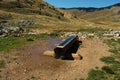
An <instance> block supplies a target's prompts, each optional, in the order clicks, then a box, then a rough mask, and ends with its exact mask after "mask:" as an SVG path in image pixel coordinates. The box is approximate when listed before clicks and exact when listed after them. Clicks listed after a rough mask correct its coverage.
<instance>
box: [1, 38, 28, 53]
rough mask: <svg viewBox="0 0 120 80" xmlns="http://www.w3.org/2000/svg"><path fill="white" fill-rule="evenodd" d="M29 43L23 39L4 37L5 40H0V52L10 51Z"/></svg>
mask: <svg viewBox="0 0 120 80" xmlns="http://www.w3.org/2000/svg"><path fill="white" fill-rule="evenodd" d="M27 43H30V41H27V40H25V39H22V38H20V37H6V38H0V51H5V52H8V51H10V50H11V49H14V48H17V47H20V46H22V45H24V44H27Z"/></svg>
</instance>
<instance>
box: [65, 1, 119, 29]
mask: <svg viewBox="0 0 120 80" xmlns="http://www.w3.org/2000/svg"><path fill="white" fill-rule="evenodd" d="M64 10H65V11H68V12H70V13H71V14H73V15H74V16H75V17H77V18H81V19H85V20H87V21H89V22H93V23H94V24H96V25H97V26H104V27H110V28H114V27H115V28H119V26H120V3H118V4H115V5H112V6H108V7H103V8H70V9H64Z"/></svg>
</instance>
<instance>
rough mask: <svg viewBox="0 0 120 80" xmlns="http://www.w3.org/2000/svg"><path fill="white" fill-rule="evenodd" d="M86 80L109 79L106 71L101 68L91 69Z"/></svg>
mask: <svg viewBox="0 0 120 80" xmlns="http://www.w3.org/2000/svg"><path fill="white" fill-rule="evenodd" d="M86 80H107V79H106V76H105V73H104V72H103V71H101V70H93V69H92V70H91V71H90V72H89V73H88V78H87V79H86Z"/></svg>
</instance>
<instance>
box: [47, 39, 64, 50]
mask: <svg viewBox="0 0 120 80" xmlns="http://www.w3.org/2000/svg"><path fill="white" fill-rule="evenodd" d="M48 41H49V42H50V45H49V46H48V47H49V49H50V50H51V49H52V50H53V49H54V47H55V46H56V45H58V44H60V43H61V42H62V40H60V39H53V38H50V39H48Z"/></svg>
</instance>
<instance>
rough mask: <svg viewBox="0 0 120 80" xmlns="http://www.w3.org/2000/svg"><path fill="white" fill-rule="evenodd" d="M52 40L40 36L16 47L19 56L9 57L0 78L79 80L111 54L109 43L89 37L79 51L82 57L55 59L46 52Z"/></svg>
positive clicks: (100, 64)
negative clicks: (27, 43) (29, 42)
mask: <svg viewBox="0 0 120 80" xmlns="http://www.w3.org/2000/svg"><path fill="white" fill-rule="evenodd" d="M53 42H54V40H52V39H51V40H40V41H38V42H37V43H36V44H31V45H27V46H24V47H22V48H19V49H17V52H19V53H20V56H17V58H10V62H9V63H8V65H7V67H6V68H5V70H2V71H1V72H0V74H1V79H0V80H79V78H86V77H87V73H88V71H89V70H90V69H92V68H95V67H99V68H101V67H102V66H103V65H104V63H103V62H101V61H100V60H99V59H100V58H101V57H102V56H109V55H110V53H109V52H108V49H109V48H108V46H107V45H105V44H103V43H102V41H101V40H99V39H89V40H88V39H86V40H83V45H82V46H81V47H80V49H79V50H78V52H77V53H78V54H81V55H82V56H83V59H82V60H74V61H70V60H56V59H54V58H52V57H47V56H43V55H42V54H43V52H44V51H45V50H52V49H53V47H54V45H51V44H52V43H53ZM58 42H59V41H58ZM56 43H57V41H56ZM11 57H12V56H11Z"/></svg>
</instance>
